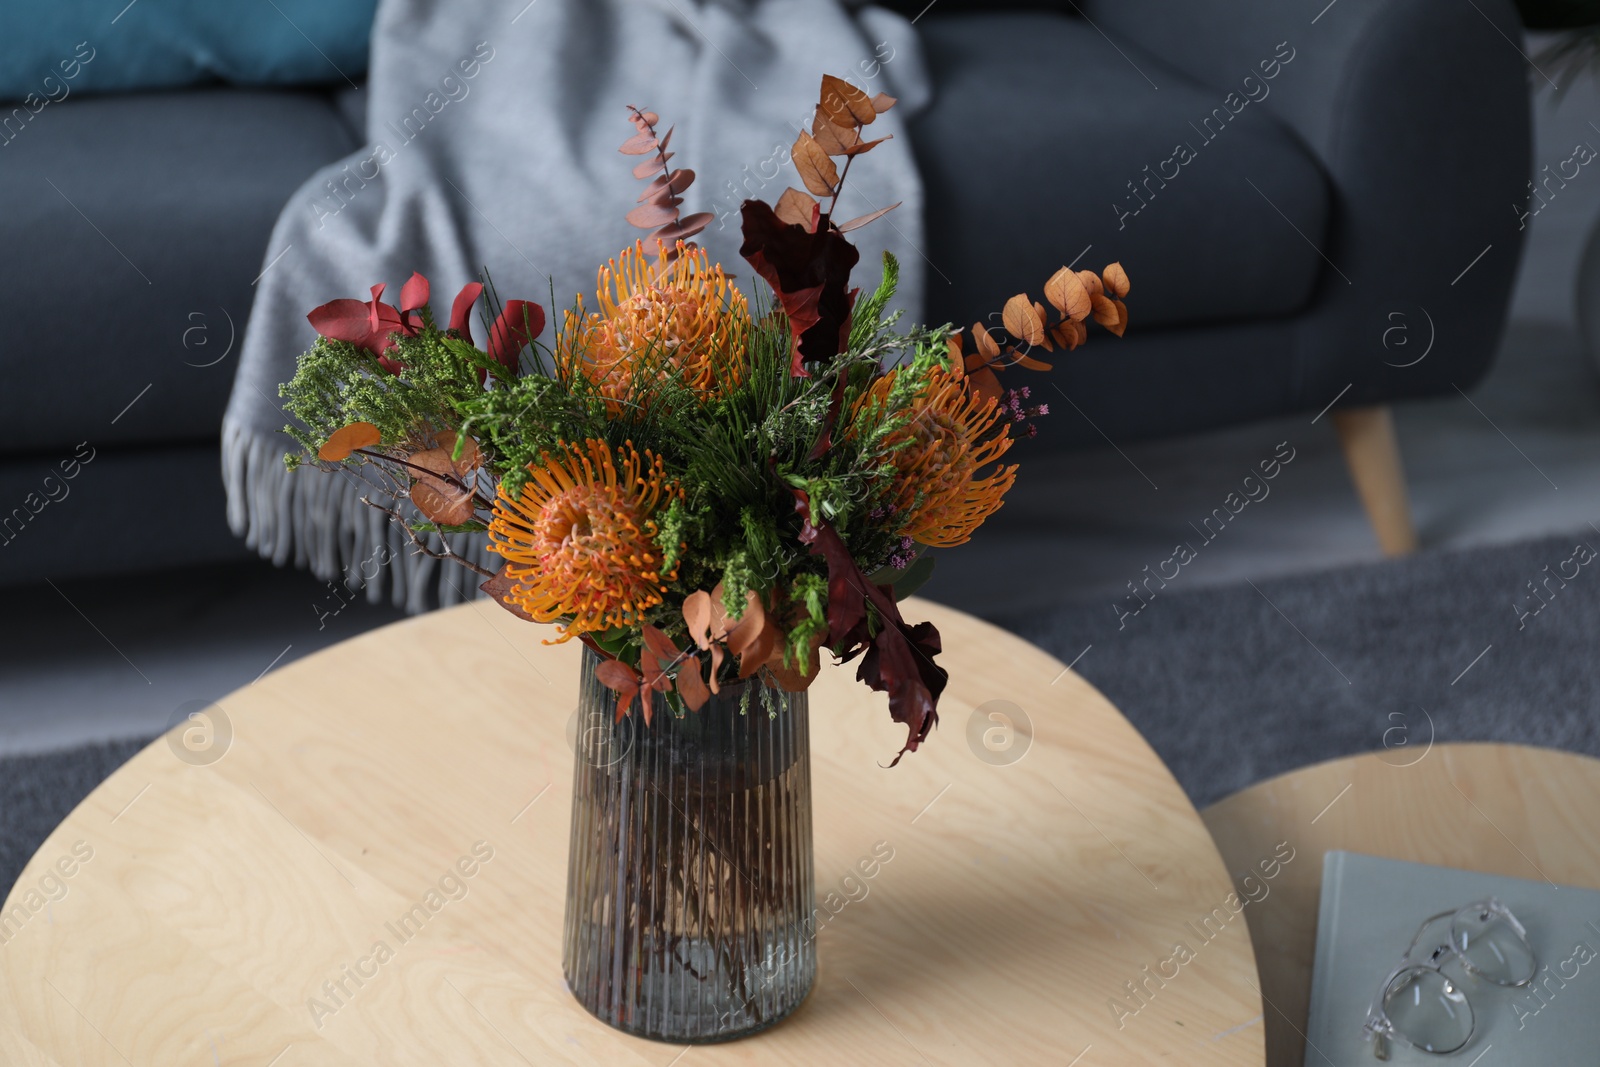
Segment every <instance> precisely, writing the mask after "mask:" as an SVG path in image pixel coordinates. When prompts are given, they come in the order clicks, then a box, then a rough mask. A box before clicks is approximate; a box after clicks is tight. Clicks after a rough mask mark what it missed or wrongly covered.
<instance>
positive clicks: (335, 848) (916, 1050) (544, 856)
mask: <svg viewBox="0 0 1600 1067" xmlns="http://www.w3.org/2000/svg"><path fill="white" fill-rule="evenodd" d="M906 616H907V618H909V619H913V620H916V619H921V618H930V619H932V620H934V621H935V622H936V623H937V624H938V626H939V628H940V630H941V631H942V632H943V635H944V646H945V650H946V651H945V653H944V655H943V656H942V662H943V663H944V665H945V666H946V667H948V668H949V670H950V674H951V681H950V685H949V688H948V689H947V690H946V692H945V694H944V697H943V700H942V702H941V703H942V709H941V710H942V715H941V724H940V727H939V729H937V730H936V731H935V733H934V735H933V737H932V738H931V740H930V741H929V742H927V744H926V745H925V746H924V747H923V748H922V749H921V750H920V751H918V752H915V753H910V754H908V755H907V756H906V758H905V759H904V760H903V761H902V762H901V764H900V766H899V767H897V768H894V769H892V770H890V769H886V768H885V767H884V766H882V764H886V763H887V762H888V761H889V759H890V758H892V757H893V755H894V754H895V752H896V751H897V750H898V749H899V747H900V744H901V742H902V740H903V738H904V728H903V727H898V726H895V725H894V724H893V722H892V721H891V720H890V718H889V715H888V709H887V704H886V699H885V697H884V696H883V695H882V694H877V693H872V692H870V691H868V690H867V689H866V688H865V687H863V686H861V685H859V684H858V683H856V682H855V681H854V679H853V673H854V667H853V665H852V666H849V667H844V668H832V667H829V668H825V673H824V674H823V676H822V677H821V678H820V679H819V680H818V682H817V684H816V685H815V687H814V688H813V689H812V691H811V706H812V716H811V738H812V752H813V792H814V803H815V835H816V879H817V896H818V900H819V902H822V901H825V900H826V898H827V894H829V893H837V894H838V896H837V897H836V898H835V902H836V903H837V901H838V900H841V899H845V898H847V897H851V896H853V897H854V899H849V900H848V902H847V903H845V904H843V906H842V907H841V908H840V910H838V912H837V914H836V915H834V916H833V917H832V918H830V919H829V920H828V921H827V922H826V923H825V924H824V925H823V926H822V929H821V932H820V934H819V935H818V956H819V974H818V978H817V984H816V987H815V989H814V990H813V992H812V994H811V996H810V997H809V999H808V1000H807V1001H806V1002H805V1003H804V1004H803V1005H802V1006H801V1007H800V1009H799V1010H798V1011H797V1012H796V1013H795V1014H794V1015H793V1016H792V1017H791V1018H790V1019H788V1020H786V1021H785V1022H783V1023H780V1024H779V1025H778V1026H776V1027H774V1028H773V1029H771V1030H769V1031H767V1032H765V1033H762V1034H759V1035H757V1036H755V1037H752V1038H749V1039H746V1040H743V1041H737V1042H732V1043H729V1044H722V1045H711V1046H692V1047H690V1046H678V1045H669V1044H660V1043H655V1042H650V1041H645V1040H641V1039H637V1038H633V1037H630V1036H627V1035H624V1034H622V1033H619V1032H617V1031H614V1030H611V1029H610V1028H608V1027H606V1026H605V1025H604V1024H602V1023H600V1022H598V1021H596V1020H595V1019H593V1018H592V1017H590V1016H589V1015H588V1014H586V1013H585V1012H584V1011H583V1009H582V1008H580V1007H579V1006H578V1004H577V1002H576V1001H574V1000H573V998H572V997H571V995H570V994H569V993H567V991H566V990H565V988H564V986H563V982H562V976H561V966H560V948H561V920H562V906H563V901H564V896H565V889H566V858H567V836H568V819H569V814H570V784H571V776H572V759H573V755H572V747H571V742H570V741H569V740H568V739H567V736H566V731H567V730H568V729H569V727H570V724H571V723H572V722H573V712H574V710H575V707H576V701H577V688H578V662H579V645H578V643H577V642H576V641H574V642H571V643H569V644H565V645H556V646H546V645H543V644H541V639H542V638H545V637H548V636H551V635H552V631H551V630H550V629H548V628H544V627H535V626H533V625H531V624H527V623H522V622H519V621H518V620H516V619H515V618H513V617H512V616H511V615H509V614H507V613H505V612H503V611H501V610H500V609H499V608H497V607H495V606H494V605H492V604H488V603H486V602H481V601H480V602H478V603H476V604H471V605H466V606H463V607H459V608H455V609H452V610H448V611H442V612H438V613H435V614H433V615H430V616H426V617H421V618H417V619H411V620H407V621H404V622H401V623H397V624H395V625H392V626H389V627H386V628H384V629H381V630H376V631H373V632H371V633H368V634H366V635H363V636H361V637H358V638H355V639H353V640H351V641H347V642H345V643H343V644H341V645H338V646H336V647H334V648H331V649H328V650H325V651H323V652H320V653H318V654H316V655H314V656H310V657H308V658H306V659H304V660H301V661H299V662H297V663H293V664H290V665H288V666H286V667H283V668H281V669H279V670H277V671H275V672H273V673H271V674H268V675H266V676H265V677H264V678H262V679H260V680H259V681H258V682H257V683H255V684H253V685H250V686H247V687H246V688H244V689H241V690H239V691H238V692H236V693H234V694H232V695H231V696H228V697H226V698H224V699H223V700H222V701H220V702H219V707H220V708H221V711H222V713H223V714H225V715H226V716H227V719H228V721H229V723H230V724H231V731H232V740H231V743H230V744H229V746H228V747H227V748H226V751H225V753H224V754H223V755H222V756H221V758H220V759H216V760H215V761H214V762H201V763H197V762H195V759H194V757H193V756H192V753H194V752H195V751H199V752H201V753H205V752H207V751H208V749H207V742H206V739H205V738H204V737H203V736H200V737H197V738H191V741H192V742H193V743H192V744H191V745H190V747H189V748H182V747H181V746H180V747H179V748H176V749H175V748H174V747H173V744H174V743H176V742H175V741H174V740H172V738H173V735H169V736H168V739H163V740H158V741H157V742H155V743H154V744H152V745H151V746H150V747H149V748H147V749H145V750H144V751H143V752H141V753H140V754H139V755H138V756H136V757H135V758H134V759H133V760H132V761H130V762H129V763H128V764H127V765H126V766H124V767H123V768H121V769H120V770H119V771H117V772H116V773H115V774H113V775H112V776H111V777H110V778H109V779H108V780H107V781H106V782H105V783H104V784H103V785H101V786H100V787H99V788H98V789H96V790H95V791H94V793H92V794H91V795H90V796H89V797H88V798H87V799H86V800H85V801H84V803H83V804H82V805H81V806H80V807H79V808H78V809H77V810H76V811H74V812H73V813H72V815H71V816H69V817H68V818H67V820H66V821H65V823H63V824H62V826H61V827H60V828H58V829H57V830H56V831H55V832H54V833H53V834H52V835H51V836H50V838H49V839H48V840H47V841H46V842H45V844H44V846H43V847H42V848H41V849H40V850H39V852H38V853H37V855H36V856H35V857H34V859H33V860H32V861H31V863H30V864H29V866H28V868H27V869H26V870H25V871H24V872H23V875H22V877H21V879H20V881H19V882H18V884H17V886H16V888H15V889H14V890H13V892H12V893H11V895H10V897H9V898H8V902H7V909H8V910H7V913H6V914H8V915H13V916H14V915H16V914H19V913H18V912H17V911H16V909H17V908H19V907H20V908H22V909H23V911H22V912H21V913H20V914H22V915H23V920H22V922H21V924H20V926H18V927H17V928H14V929H10V930H8V931H5V933H4V936H6V937H7V940H6V943H5V944H4V945H0V1063H4V1064H6V1065H8V1067H22V1065H42V1064H59V1065H63V1067H100V1065H123V1064H129V1065H134V1067H185V1065H191V1064H192V1065H195V1067H201V1065H213V1064H227V1065H251V1067H308V1065H312V1064H344V1065H352V1064H358V1065H361V1067H374V1065H381V1067H395V1065H409V1064H416V1065H424V1067H441V1065H448V1067H454V1065H458V1064H521V1063H531V1064H540V1065H543V1064H547V1063H573V1064H578V1063H583V1064H590V1063H594V1064H642V1065H654V1067H668V1065H682V1067H698V1065H700V1064H710V1063H743V1064H750V1063H761V1064H799V1065H806V1067H812V1065H816V1064H848V1063H870V1064H874V1065H891V1064H986V1063H988V1064H1008V1065H1009V1064H1031V1063H1039V1064H1055V1065H1059V1067H1065V1065H1068V1064H1072V1065H1075V1067H1108V1065H1112V1064H1129V1065H1133V1064H1138V1065H1148V1064H1156V1063H1173V1064H1184V1065H1196V1064H1217V1065H1226V1067H1248V1065H1253V1064H1260V1063H1261V1062H1262V1058H1263V1038H1262V1023H1261V1011H1262V1009H1261V1003H1260V999H1259V994H1258V991H1257V988H1256V985H1255V974H1256V972H1255V963H1254V958H1253V955H1252V953H1251V948H1250V938H1249V932H1248V930H1247V927H1246V924H1245V923H1244V922H1242V921H1238V919H1237V918H1235V919H1234V921H1232V922H1231V923H1229V924H1227V925H1225V926H1224V927H1223V928H1221V929H1220V930H1219V931H1218V932H1217V933H1216V934H1215V935H1214V937H1213V938H1211V939H1210V940H1206V941H1201V940H1199V939H1198V938H1197V937H1196V935H1195V934H1194V933H1193V932H1192V929H1191V927H1190V926H1188V925H1186V924H1187V923H1188V922H1189V921H1190V920H1193V919H1196V918H1198V917H1199V916H1202V915H1206V914H1208V913H1210V912H1211V911H1212V910H1213V909H1214V908H1216V907H1217V906H1219V905H1221V904H1222V903H1223V902H1224V901H1225V899H1226V898H1227V897H1228V894H1230V892H1232V886H1231V885H1230V881H1229V876H1228V873H1227V871H1226V869H1225V868H1224V866H1223V863H1222V860H1221V858H1220V857H1219V856H1218V854H1217V852H1216V849H1215V847H1214V846H1213V845H1212V843H1211V839H1210V837H1209V835H1208V834H1207V833H1206V830H1205V827H1204V825H1203V824H1202V822H1201V820H1200V817H1199V815H1198V814H1197V813H1196V812H1195V810H1194V809H1193V808H1192V807H1191V806H1190V805H1189V803H1188V801H1187V799H1186V798H1185V796H1184V794H1183V792H1182V791H1181V790H1180V789H1179V787H1178V785H1177V784H1176V783H1175V782H1174V781H1173V779H1172V777H1171V776H1170V775H1169V774H1168V772H1167V770H1166V768H1165V767H1164V766H1163V765H1162V763H1161V761H1160V760H1159V759H1158V758H1157V757H1156V755H1155V754H1154V753H1153V752H1152V751H1151V750H1150V748H1149V746H1148V745H1146V744H1145V742H1144V740H1143V739H1142V738H1141V737H1140V736H1139V735H1138V733H1137V732H1135V731H1134V729H1133V728H1132V727H1131V726H1130V725H1129V724H1128V722H1127V721H1126V720H1125V719H1123V717H1122V716H1121V715H1120V714H1119V713H1118V712H1117V711H1116V710H1115V709H1114V708H1113V707H1112V706H1111V705H1110V704H1109V703H1108V702H1107V701H1106V700H1105V699H1104V698H1103V697H1102V696H1100V694H1099V693H1097V692H1096V691H1095V690H1094V689H1093V688H1091V687H1090V686H1089V685H1088V684H1087V683H1086V682H1084V681H1083V680H1082V679H1081V678H1079V677H1078V676H1077V675H1075V674H1072V673H1070V672H1069V671H1068V670H1066V668H1065V667H1063V665H1062V664H1061V663H1059V662H1057V661H1056V660H1055V659H1053V658H1051V657H1050V656H1048V655H1046V654H1045V653H1043V652H1041V651H1039V650H1037V649H1035V648H1033V647H1031V646H1029V645H1027V644H1025V643H1023V642H1022V641H1020V640H1018V639H1017V638H1015V637H1011V636H1009V635H1007V634H1005V633H1004V632H1002V631H1000V630H998V629H996V628H994V627H991V626H989V625H987V624H984V623H981V622H979V621H977V620H975V619H972V618H969V617H967V616H964V615H962V614H960V613H958V612H955V611H953V610H950V609H947V608H942V607H939V606H937V605H935V604H930V603H925V602H916V601H913V602H911V603H910V604H908V605H907V607H906ZM991 701H1009V702H1011V704H1012V705H1014V706H1015V707H1020V708H1021V709H1022V710H1023V712H1024V713H1025V714H1026V716H1027V717H1028V718H1029V719H1030V720H1031V723H1032V733H1033V737H1032V740H1031V744H1030V743H1029V742H1028V741H1027V739H1026V737H1025V736H1024V733H1023V731H1021V730H1017V731H1014V733H1013V736H1012V739H1011V744H1012V745H1027V746H1028V747H1027V748H1026V751H1025V754H1024V755H1022V758H1021V759H1020V760H1016V761H1015V762H1013V763H1010V764H1009V765H994V764H992V763H989V762H985V761H984V760H983V759H980V758H979V757H978V756H977V755H975V754H974V749H973V748H972V747H971V746H970V745H969V741H968V736H969V735H968V721H969V718H971V717H972V714H973V712H974V710H975V709H977V708H978V707H979V706H980V705H986V704H987V703H988V702H991ZM993 710H1000V711H1003V712H1005V713H1006V714H1008V715H1010V716H1011V718H1012V719H1014V720H1018V721H1020V718H1019V716H1017V715H1016V713H1015V710H1014V708H1011V707H1010V706H1003V707H997V706H994V705H990V706H989V708H988V709H987V710H986V711H985V712H984V713H983V714H984V716H987V714H988V711H993ZM212 715H213V718H218V716H216V715H215V712H214V711H213V713H212ZM978 726H980V727H982V728H983V729H1002V728H1003V723H1000V721H999V720H991V719H989V718H987V717H984V718H982V719H981V720H980V722H979V723H978ZM220 733H221V731H219V732H218V736H220ZM976 734H977V736H979V742H978V747H979V749H981V750H983V751H985V752H989V751H990V749H989V748H985V747H984V745H983V743H982V737H981V734H982V730H979V731H976ZM990 741H991V742H993V743H994V746H995V747H997V748H998V749H1000V750H1002V751H1004V752H1006V753H1014V752H1018V751H1023V750H1022V749H1020V748H1008V747H1007V746H1006V745H1005V744H1004V742H1005V737H1004V736H1003V735H998V734H997V735H994V736H993V737H991V738H990ZM178 751H183V752H185V753H190V754H191V760H190V761H189V762H186V761H185V760H183V759H180V758H179V757H178V755H177V754H176V753H177V752H178ZM209 751H210V753H211V754H212V755H214V754H215V753H216V751H218V750H217V749H215V748H212V749H210V750H209ZM880 843H881V844H880ZM875 849H877V850H878V852H877V854H879V855H881V853H882V851H883V850H884V849H890V850H892V858H891V859H890V860H889V861H888V862H886V863H883V864H882V865H881V867H880V868H879V870H878V872H877V874H876V876H875V877H873V878H872V879H870V880H865V881H863V880H860V879H859V874H857V879H858V881H857V882H856V883H854V884H853V888H852V883H847V882H846V881H845V880H846V877H847V876H848V875H850V874H852V873H853V872H855V871H856V865H857V863H858V862H859V861H861V860H863V859H870V858H871V857H873V856H874V854H875V853H874V850H875ZM486 855H487V858H485V857H486ZM463 857H465V858H467V860H468V862H467V863H466V864H463V865H462V869H466V868H470V869H471V871H472V874H471V876H470V877H460V878H459V879H456V880H451V879H449V878H448V877H447V876H449V875H451V874H452V872H453V871H455V870H456V869H457V864H458V862H459V861H461V860H462V858H463ZM58 864H59V866H58ZM68 870H70V871H71V873H70V875H67V874H65V873H64V872H66V871H68ZM863 885H864V886H865V895H864V896H863V895H862V890H861V886H863ZM431 891H432V892H435V894H436V895H435V896H434V897H433V898H432V900H433V902H434V904H436V905H437V906H436V907H435V906H434V904H429V900H430V898H429V893H430V892H431ZM41 901H42V906H40V907H38V908H37V909H36V910H30V906H31V905H34V904H40V902H41ZM418 904H423V905H427V906H428V908H429V909H430V910H428V911H426V912H425V915H426V922H425V923H423V924H419V925H420V931H418V930H417V929H416V928H415V927H407V928H404V930H405V931H407V932H409V933H410V934H411V936H410V937H408V938H404V939H402V938H401V937H397V936H396V935H397V933H400V932H402V931H401V928H397V927H396V926H395V924H396V923H397V922H398V921H399V920H400V918H401V917H402V916H404V915H406V914H407V913H408V912H410V911H412V909H413V908H414V907H415V906H416V905H418ZM1178 941H1185V942H1188V943H1189V944H1190V946H1191V957H1192V958H1190V959H1188V960H1187V961H1185V962H1182V963H1180V964H1173V963H1171V962H1168V963H1166V964H1165V968H1164V969H1165V970H1166V971H1167V972H1168V973H1169V974H1172V977H1171V978H1170V980H1166V981H1163V982H1160V983H1159V985H1158V984H1157V981H1156V980H1155V979H1152V978H1148V977H1145V971H1144V969H1145V968H1146V967H1151V968H1157V969H1160V968H1163V963H1162V961H1164V960H1169V958H1170V957H1171V955H1172V952H1173V945H1174V943H1175V942H1178ZM380 942H381V943H383V944H385V946H386V947H387V948H388V950H389V951H388V952H387V953H386V954H383V953H378V952H376V946H377V945H378V944H379V943H380ZM1173 972H1175V973H1173ZM362 975H364V976H365V977H363V978H361V980H360V982H359V984H358V983H357V981H356V978H355V977H352V976H362ZM1141 979H1142V981H1143V988H1144V989H1146V990H1147V991H1148V992H1147V994H1146V996H1145V998H1144V999H1141V1000H1129V999H1127V998H1128V994H1127V993H1126V990H1125V988H1124V983H1128V982H1133V981H1136V980H1141ZM340 982H342V983H343V987H344V991H345V995H343V996H342V997H339V998H338V999H337V1000H335V999H334V998H333V997H331V996H330V995H329V994H328V993H327V992H326V990H327V989H328V988H333V987H337V985H338V984H339V983H340ZM325 983H328V985H325ZM1114 998H1122V1000H1123V1003H1124V1004H1125V1005H1136V1006H1138V1007H1139V1010H1138V1011H1137V1012H1134V1011H1133V1010H1132V1007H1128V1006H1125V1007H1124V1009H1123V1011H1122V1012H1121V1013H1120V1015H1119V1013H1118V1012H1117V1011H1116V1010H1115V1009H1114V1007H1113V1004H1114V1002H1115V1001H1114ZM318 1003H320V1004H322V1005H323V1008H322V1009H319V1008H318V1006H317V1004H318ZM324 1009H326V1010H324Z"/></svg>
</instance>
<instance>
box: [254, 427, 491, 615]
mask: <svg viewBox="0 0 1600 1067" xmlns="http://www.w3.org/2000/svg"><path fill="white" fill-rule="evenodd" d="M283 456H284V438H283V437H282V436H281V435H279V434H271V435H268V436H262V435H261V434H259V433H257V432H255V431H253V430H251V429H250V428H249V427H248V426H245V425H243V424H242V423H239V422H236V421H234V420H232V419H226V420H224V422H223V425H222V481H223V485H224V487H225V488H226V490H227V495H228V526H229V527H230V528H232V530H233V532H234V533H235V534H236V535H238V536H240V537H243V538H244V539H245V544H246V545H248V546H249V547H251V548H253V549H255V550H256V551H257V552H258V553H260V554H261V556H262V558H264V559H270V560H271V561H272V562H273V563H275V564H276V565H277V566H279V567H287V566H289V565H290V564H291V563H292V564H293V565H294V566H295V567H297V568H300V569H302V570H309V571H310V572H311V573H312V574H314V575H316V576H317V577H318V578H320V579H322V580H323V581H327V582H331V581H335V580H337V579H341V578H342V579H343V580H344V582H345V584H346V585H347V586H349V587H350V588H352V589H362V590H365V592H366V599H367V602H368V603H371V604H381V603H383V601H384V600H385V599H387V600H388V601H389V602H390V603H392V604H393V605H394V606H395V607H397V608H400V609H402V610H404V611H406V612H407V613H409V614H420V613H422V612H425V611H432V610H433V609H435V608H441V607H448V606H450V605H452V604H459V603H462V602H464V601H467V600H473V599H477V598H478V597H481V596H483V595H484V594H483V593H482V592H481V591H480V590H479V589H478V586H479V584H480V582H481V579H480V578H479V577H478V576H477V575H476V574H474V573H473V572H471V571H470V570H467V569H466V568H465V567H461V566H457V565H456V564H454V563H451V562H449V561H447V560H438V559H434V558H432V557H430V556H426V555H423V554H422V553H421V552H419V551H417V549H416V546H414V545H413V544H411V541H410V538H409V537H408V536H407V534H406V532H405V531H404V530H401V529H399V528H398V527H397V526H396V524H395V523H394V522H393V521H392V520H391V519H390V518H389V517H388V516H387V515H385V514H383V513H382V512H381V511H379V510H378V509H376V508H373V507H368V506H367V505H366V504H363V503H361V498H362V497H363V496H366V497H368V498H370V499H372V500H374V501H376V502H379V503H382V504H384V505H386V506H393V504H394V498H393V497H390V496H387V495H385V494H383V493H380V492H377V491H376V490H374V489H372V488H371V487H370V486H367V485H365V484H364V483H362V482H359V481H357V480H355V479H353V478H346V477H340V476H338V475H331V474H327V473H325V472H322V471H317V470H312V469H303V470H298V471H290V470H287V469H286V468H285V467H284V465H283ZM444 540H446V541H448V543H449V546H450V550H451V551H452V552H455V553H457V554H458V555H461V556H463V557H465V558H466V559H469V560H471V561H472V562H473V563H476V564H478V565H479V566H483V567H487V568H489V569H490V570H494V569H497V568H498V566H499V564H500V563H501V562H502V561H501V560H500V558H499V557H498V556H494V555H491V554H490V553H489V551H488V538H487V536H486V535H484V534H450V535H448V537H447V538H445V539H444ZM426 541H427V542H428V544H429V547H430V548H432V549H435V550H437V549H439V548H440V543H441V538H440V536H439V535H438V534H430V535H428V537H427V538H426Z"/></svg>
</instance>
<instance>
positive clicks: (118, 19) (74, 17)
mask: <svg viewBox="0 0 1600 1067" xmlns="http://www.w3.org/2000/svg"><path fill="white" fill-rule="evenodd" d="M375 6H376V0H273V2H270V3H242V4H241V3H217V0H145V2H144V3H127V4H126V6H124V5H123V4H122V3H114V2H113V3H106V2H105V0H50V2H49V3H39V4H26V3H11V4H5V5H0V100H30V99H37V100H49V101H51V102H52V103H55V102H60V101H62V100H65V99H66V98H68V97H69V96H71V95H73V94H75V93H83V92H89V93H103V92H127V91H129V90H138V89H177V88H182V87H184V86H190V85H200V84H204V83H207V82H224V83H226V84H228V85H236V86H266V85H272V86H281V85H322V84H328V85H332V84H339V85H345V84H349V83H352V82H354V81H358V80H360V79H361V78H362V77H364V76H365V75H366V72H367V43H368V40H369V38H370V37H371V36H372V12H373V8H374V7H375Z"/></svg>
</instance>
